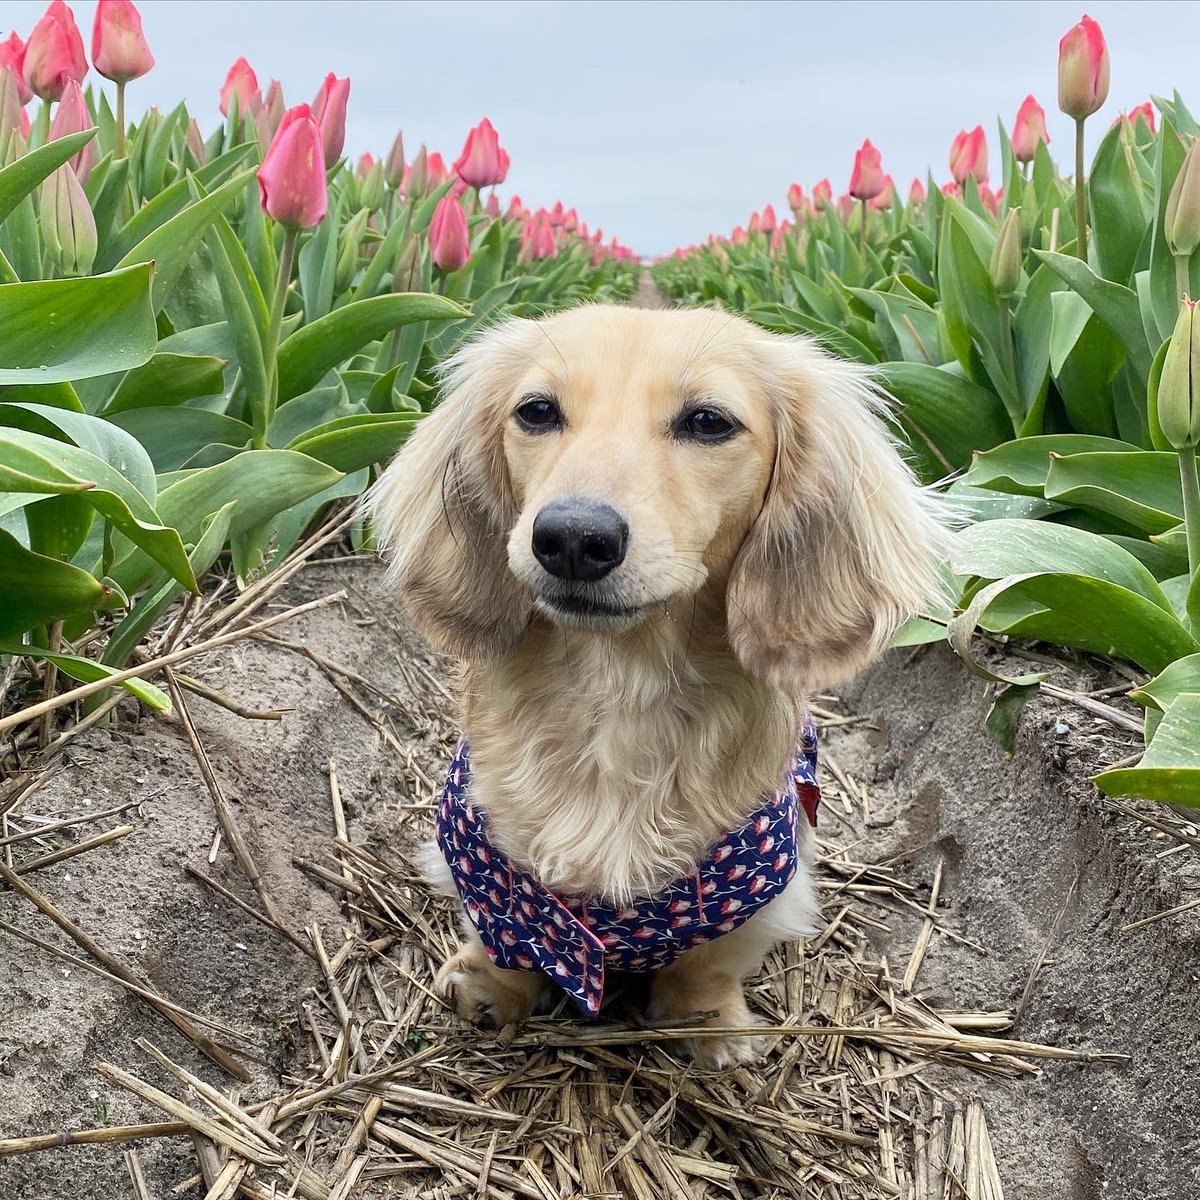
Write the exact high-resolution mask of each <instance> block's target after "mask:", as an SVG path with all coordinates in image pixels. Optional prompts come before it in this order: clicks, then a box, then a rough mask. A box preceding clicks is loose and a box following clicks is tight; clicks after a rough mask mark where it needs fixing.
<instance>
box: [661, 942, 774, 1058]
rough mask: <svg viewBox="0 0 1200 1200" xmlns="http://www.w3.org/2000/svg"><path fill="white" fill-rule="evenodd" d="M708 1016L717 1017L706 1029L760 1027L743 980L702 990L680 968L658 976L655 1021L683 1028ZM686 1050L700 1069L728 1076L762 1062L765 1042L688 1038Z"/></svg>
mask: <svg viewBox="0 0 1200 1200" xmlns="http://www.w3.org/2000/svg"><path fill="white" fill-rule="evenodd" d="M681 965H682V964H681ZM702 1012H711V1013H714V1014H715V1015H714V1016H711V1017H709V1018H708V1019H707V1020H706V1021H704V1022H702V1023H701V1024H700V1025H699V1026H698V1028H700V1029H706V1028H707V1029H754V1028H755V1027H756V1026H757V1025H758V1024H759V1022H758V1021H757V1020H756V1019H755V1017H754V1014H753V1013H752V1012H751V1011H750V1009H749V1007H747V1005H746V997H745V995H744V994H743V992H742V985H741V981H740V980H737V979H730V978H724V979H722V978H720V977H717V978H710V979H707V980H705V981H704V982H703V983H702V984H700V985H697V984H696V981H695V980H694V978H693V977H692V976H691V973H690V972H689V971H688V970H686V969H685V970H680V969H679V967H676V968H667V970H665V971H661V972H659V974H658V975H657V976H655V979H654V983H653V984H652V985H651V990H650V1005H649V1007H648V1008H647V1010H646V1015H647V1016H648V1017H649V1018H650V1019H651V1020H652V1021H655V1022H660V1023H670V1022H671V1021H681V1022H682V1021H683V1020H685V1019H686V1018H689V1017H694V1016H695V1015H696V1014H697V1013H702ZM680 1048H681V1049H682V1051H683V1052H684V1053H685V1054H687V1055H689V1056H690V1057H691V1058H692V1059H694V1060H695V1062H696V1064H697V1066H700V1067H705V1068H707V1069H709V1070H713V1071H724V1070H725V1069H726V1068H728V1067H735V1066H738V1065H739V1064H740V1063H749V1062H755V1061H757V1060H758V1059H759V1058H761V1057H762V1054H763V1050H764V1039H763V1038H760V1037H754V1036H753V1035H752V1034H749V1033H714V1034H713V1035H712V1036H711V1037H696V1038H688V1039H687V1040H686V1041H682V1042H681V1043H680Z"/></svg>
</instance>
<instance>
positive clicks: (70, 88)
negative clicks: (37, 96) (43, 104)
mask: <svg viewBox="0 0 1200 1200" xmlns="http://www.w3.org/2000/svg"><path fill="white" fill-rule="evenodd" d="M93 123H94V122H93V121H92V117H91V114H90V113H89V112H88V107H87V101H86V100H85V99H84V98H83V89H82V88H80V86H79V84H77V83H76V82H75V80H73V79H68V80H67V86H66V87H65V88H63V94H62V99H61V100H60V101H59V102H58V108H57V110H56V111H55V113H54V123H53V124H52V125H51V126H50V139H49V140H50V141H52V142H56V141H58V139H59V138H64V137H68V136H69V135H70V134H72V133H82V132H83V131H84V130H85V129H91V127H92V125H93ZM95 161H96V147H95V144H94V142H88V143H87V145H86V146H84V147H83V148H82V149H81V150H80V151H79V153H78V154H76V155H75V156H74V157H73V158H69V159H67V162H68V163H69V164H70V166H71V169H72V170H73V171H74V172H75V176H76V178H77V179H78V180H79V182H80V183H87V181H88V176H89V175H90V174H91V173H92V164H93V163H94V162H95Z"/></svg>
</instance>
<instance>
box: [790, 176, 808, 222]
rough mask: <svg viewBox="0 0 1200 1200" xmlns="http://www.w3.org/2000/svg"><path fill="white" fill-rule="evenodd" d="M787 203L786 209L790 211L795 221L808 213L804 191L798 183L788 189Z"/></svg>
mask: <svg viewBox="0 0 1200 1200" xmlns="http://www.w3.org/2000/svg"><path fill="white" fill-rule="evenodd" d="M787 202H788V208H790V209H791V210H792V213H793V215H794V216H795V217H796V219H797V220H799V219H800V217H801V216H803V215H804V213H806V212H807V211H808V201H807V200H806V199H805V198H804V189H803V188H802V187H801V186H800V185H799V184H798V183H793V184H792V186H791V187H789V188H788V190H787Z"/></svg>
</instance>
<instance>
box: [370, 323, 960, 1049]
mask: <svg viewBox="0 0 1200 1200" xmlns="http://www.w3.org/2000/svg"><path fill="white" fill-rule="evenodd" d="M442 384H443V389H442V391H443V396H444V399H442V401H441V403H440V404H439V405H438V406H437V408H436V409H435V410H434V411H433V412H432V413H431V415H429V416H428V417H427V418H425V419H424V420H423V421H422V422H421V423H420V425H419V426H418V428H417V429H416V431H415V433H414V434H413V436H412V437H411V439H410V440H409V442H408V443H407V444H406V445H405V446H404V447H403V448H402V449H401V451H400V453H399V454H398V455H397V457H396V458H395V459H394V461H393V462H392V463H391V465H390V466H389V467H388V468H387V469H386V470H385V471H384V472H383V474H382V475H381V477H380V479H379V480H378V482H377V484H376V485H375V487H374V489H373V491H372V494H371V496H370V498H369V502H368V503H369V509H370V512H371V514H372V516H373V521H374V528H375V530H376V536H377V538H378V541H379V544H380V545H381V546H382V547H384V548H385V549H386V550H387V552H388V553H389V554H390V566H389V579H390V580H391V583H392V585H393V586H394V589H395V591H396V593H397V594H398V596H399V597H400V599H401V600H402V602H403V605H404V607H405V608H406V610H407V612H408V614H409V615H410V617H411V619H412V621H413V622H414V624H415V626H416V627H417V629H418V630H419V631H420V632H421V633H422V635H423V636H424V637H425V639H426V640H427V641H428V642H429V643H430V644H431V645H432V646H433V647H435V648H436V649H438V650H440V651H442V652H445V653H448V654H450V655H453V656H455V657H457V658H458V659H460V660H461V662H462V664H463V680H462V683H463V722H462V723H463V729H464V732H465V735H466V742H465V744H464V747H462V748H460V752H459V755H458V756H456V759H455V763H454V765H453V766H452V769H451V772H450V777H449V779H448V782H447V788H446V791H445V792H444V793H443V796H442V801H441V805H440V808H439V824H438V839H437V842H438V845H437V847H436V848H434V849H433V850H432V851H431V854H430V858H431V862H432V863H433V864H434V865H435V868H436V869H435V874H436V882H437V883H438V885H439V886H440V887H442V888H443V890H445V891H447V892H448V893H450V894H452V895H453V894H456V895H458V896H459V898H460V899H461V900H462V901H463V906H464V920H463V937H464V941H463V945H462V948H461V949H460V950H459V952H458V953H456V954H455V955H454V956H453V957H452V958H451V959H450V960H449V961H448V962H447V963H446V964H445V965H444V966H443V967H442V969H441V971H440V973H439V975H438V984H439V986H440V987H441V988H442V990H443V991H444V992H445V993H446V994H447V995H449V996H450V997H451V998H452V1000H453V1002H454V1004H455V1006H456V1008H457V1011H458V1013H459V1014H460V1015H461V1016H462V1017H463V1018H464V1019H468V1020H473V1021H477V1022H479V1023H482V1024H494V1025H495V1026H496V1027H502V1026H504V1025H507V1024H509V1023H512V1022H519V1021H522V1020H524V1019H525V1018H527V1017H529V1016H530V1015H531V1014H532V1013H534V1012H535V1011H539V1010H543V1009H544V1008H545V1007H547V1006H548V1005H550V1004H552V1003H553V1001H554V1000H555V999H556V998H558V997H560V996H561V994H562V991H564V990H565V991H567V992H568V994H570V995H571V996H572V998H573V999H574V1000H575V1001H576V1003H577V1004H579V1006H580V1007H581V1008H583V1009H584V1010H585V1011H590V1012H594V1011H595V1010H596V1008H597V1007H598V1004H599V1000H600V998H601V996H602V992H603V968H604V965H605V963H606V962H607V963H608V965H609V966H610V967H614V966H615V967H622V968H625V967H628V966H629V964H630V963H632V964H633V966H634V969H638V968H641V969H644V970H647V971H652V972H653V974H652V977H651V980H650V991H649V996H650V999H649V1007H648V1016H649V1017H650V1018H651V1019H653V1020H656V1021H667V1022H670V1021H674V1020H678V1019H682V1018H685V1017H688V1016H690V1015H693V1014H710V1015H709V1016H708V1017H707V1018H706V1023H707V1024H709V1025H710V1026H712V1027H713V1028H714V1029H720V1030H726V1031H727V1032H725V1033H714V1034H712V1035H709V1036H698V1037H696V1038H694V1039H692V1041H691V1043H690V1045H689V1047H688V1048H689V1049H690V1051H691V1053H692V1055H693V1056H694V1057H695V1058H696V1059H697V1060H698V1061H699V1062H700V1063H701V1065H705V1066H710V1067H716V1068H721V1067H725V1066H728V1065H730V1064H733V1063H737V1062H740V1061H746V1060H748V1059H751V1058H753V1057H755V1056H756V1055H757V1053H758V1052H759V1048H760V1047H759V1044H758V1042H757V1040H756V1039H755V1038H754V1037H753V1036H752V1035H747V1034H744V1033H741V1032H738V1031H740V1030H742V1029H749V1028H752V1027H753V1025H754V1023H755V1022H754V1017H753V1015H752V1013H751V1011H750V1009H749V1007H748V1005H747V1002H746V999H745V995H744V991H743V983H744V981H745V979H746V978H747V977H748V976H750V975H751V974H752V973H753V972H755V971H756V970H757V969H758V968H759V967H760V966H761V964H762V962H763V959H764V957H765V955H766V954H767V953H768V952H769V951H770V949H771V948H772V947H773V946H774V945H775V944H777V943H778V942H780V941H781V940H785V939H792V938H798V937H803V936H807V935H809V934H811V933H812V932H814V930H815V929H816V928H817V927H818V913H819V908H818V903H817V899H816V894H815V888H814V883H813V878H812V870H811V862H812V859H813V844H814V837H813V834H812V832H811V829H810V827H809V822H808V820H806V819H804V815H800V816H799V819H797V814H799V812H800V807H804V808H805V809H809V808H810V807H811V801H812V791H813V787H814V785H815V774H813V752H814V751H815V735H814V733H813V731H812V729H811V726H810V725H809V723H808V722H807V720H806V709H805V697H809V696H813V695H814V694H816V693H818V692H819V691H820V690H821V689H823V688H826V687H828V686H830V685H832V684H835V683H838V682H841V681H844V680H846V679H848V678H849V677H851V676H852V675H854V674H855V673H856V672H858V671H859V670H860V669H861V668H862V667H864V666H865V665H866V664H867V663H869V662H871V661H872V660H873V659H874V658H875V657H876V656H877V655H878V654H879V653H880V652H881V651H882V650H884V649H885V648H886V647H887V645H888V643H889V641H890V640H891V638H892V635H893V633H894V632H895V630H896V629H897V627H898V626H899V625H900V623H901V622H902V621H903V620H905V619H906V618H907V617H908V616H910V615H912V614H913V613H915V612H917V611H918V610H919V609H920V608H921V606H922V605H923V604H924V603H925V602H926V601H927V600H929V598H930V597H932V596H934V595H935V594H936V593H937V592H938V591H939V580H940V570H939V562H940V561H941V560H942V558H943V557H944V554H945V550H946V538H947V534H946V528H945V523H944V522H943V520H942V519H941V515H940V512H939V508H938V502H937V500H936V498H935V497H933V496H932V495H931V494H929V493H928V492H926V491H924V490H923V489H922V488H920V487H919V486H918V484H917V481H916V480H915V478H914V477H913V474H912V472H911V471H910V470H909V468H908V466H907V465H906V464H905V462H904V460H903V459H902V457H901V455H900V454H899V453H898V451H897V448H896V445H895V443H894V442H893V440H892V438H891V437H890V436H889V433H888V430H887V427H886V424H885V416H886V404H885V399H884V397H883V396H882V395H881V394H880V393H879V391H877V390H876V389H875V388H874V387H873V385H872V383H871V380H870V375H869V372H868V370H867V369H866V368H864V367H862V366H859V365H856V364H852V363H848V362H844V361H841V360H839V359H836V358H834V357H832V356H830V355H829V354H827V353H825V352H824V351H823V350H822V349H821V348H819V347H818V346H817V345H816V344H815V343H814V342H813V341H812V340H810V339H807V338H804V337H783V336H779V335H775V334H771V333H768V332H766V331H764V330H762V329H761V328H759V327H757V326H754V325H752V324H751V323H750V322H748V321H746V320H744V319H742V318H740V317H738V316H735V315H732V314H730V313H727V312H723V311H716V310H711V309H703V310H701V309H696V310H650V309H638V308H631V307H618V306H612V305H602V304H596V305H587V306H582V307H578V308H575V309H571V310H568V311H565V312H562V313H559V314H557V315H553V316H550V317H546V318H542V319H536V320H535V319H526V318H510V319H506V320H503V321H500V322H498V323H497V324H495V325H493V326H492V327H491V328H489V329H487V330H486V331H484V332H482V333H480V334H478V335H477V336H475V337H474V338H473V339H472V340H470V341H469V342H468V343H467V344H466V345H465V346H463V347H462V348H461V349H459V350H458V351H457V352H456V353H455V354H454V355H453V357H452V358H451V359H450V360H449V362H448V363H447V364H446V365H445V367H444V372H443V380H442ZM798 738H799V739H800V741H799V743H798ZM468 746H469V754H468V752H467V747H468ZM798 746H799V753H798ZM797 800H799V801H801V804H799V805H798V804H797ZM760 830H761V831H766V832H763V833H761V834H760V832H759V831H760ZM731 838H732V839H733V849H732V850H731V849H730V839H731ZM780 846H783V847H784V849H783V850H780V849H779V847H780ZM714 847H715V849H714ZM760 850H761V853H760ZM723 855H725V856H732V858H731V861H732V862H733V865H732V866H729V867H728V868H726V867H725V865H724V862H723V860H722V856H723ZM701 864H703V866H702V865H701ZM781 864H782V865H781ZM739 871H741V872H742V878H743V879H745V878H746V877H747V874H746V873H747V872H749V878H750V883H749V884H748V885H747V886H746V887H741V885H740V884H734V883H732V882H731V883H729V888H731V889H735V890H734V891H731V892H730V893H729V897H730V898H727V899H724V900H722V899H721V897H722V895H724V894H725V892H724V891H723V890H722V889H724V888H725V887H726V881H727V880H732V879H733V878H734V875H735V873H736V872H739ZM756 878H757V880H758V882H757V884H756V883H755V879H756ZM763 880H765V881H766V882H763ZM755 886H757V887H758V888H759V891H760V893H766V895H765V900H766V902H765V903H755V902H754V901H755V898H754V897H753V896H749V895H747V890H748V889H753V888H754V887H755ZM737 888H741V890H736V889H737ZM714 905H715V906H716V911H715V912H714V911H713V909H714ZM647 906H649V908H647ZM672 906H675V907H672ZM706 909H707V911H706ZM739 910H742V915H741V916H740V918H739ZM647 911H649V912H650V913H651V914H652V918H653V919H645V918H644V917H642V916H640V915H639V914H644V913H645V912H647ZM596 912H602V913H603V914H604V916H603V920H602V922H601V923H600V924H592V925H589V922H590V921H592V920H593V917H594V914H595V913H596ZM697 913H698V914H699V916H697ZM676 916H678V917H679V919H680V920H682V921H684V922H685V923H684V925H683V928H682V934H681V933H680V931H679V930H678V929H677V928H676V927H675V926H674V925H673V924H672V922H673V921H675V919H676ZM700 919H702V920H703V921H704V922H706V924H704V926H703V928H702V929H701V930H700V932H698V933H697V932H690V931H689V928H688V923H690V922H692V921H693V920H700ZM596 920H597V921H600V918H598V917H597V918H596ZM639 921H640V922H641V923H640V924H639ZM622 922H624V923H623V924H622ZM693 928H695V927H693ZM613 930H615V931H616V932H613ZM639 938H642V939H645V941H644V945H642V943H638V945H640V946H642V950H643V952H642V953H641V954H640V955H635V956H634V957H632V958H631V957H630V952H631V946H630V944H628V943H630V942H636V941H637V939H639ZM598 948H599V949H598ZM637 948H638V946H633V949H634V950H636V949H637ZM617 951H622V952H624V954H623V956H622V953H617Z"/></svg>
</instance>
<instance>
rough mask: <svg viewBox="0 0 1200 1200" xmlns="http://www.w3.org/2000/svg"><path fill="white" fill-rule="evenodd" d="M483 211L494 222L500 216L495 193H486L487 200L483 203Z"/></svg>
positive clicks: (498, 203)
mask: <svg viewBox="0 0 1200 1200" xmlns="http://www.w3.org/2000/svg"><path fill="white" fill-rule="evenodd" d="M483 211H484V212H485V213H487V215H488V216H489V217H491V218H492V220H493V221H494V220H495V219H496V218H497V217H498V216H499V215H500V201H499V200H497V199H496V193H495V192H488V198H487V199H486V200H485V201H484V204H483Z"/></svg>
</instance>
